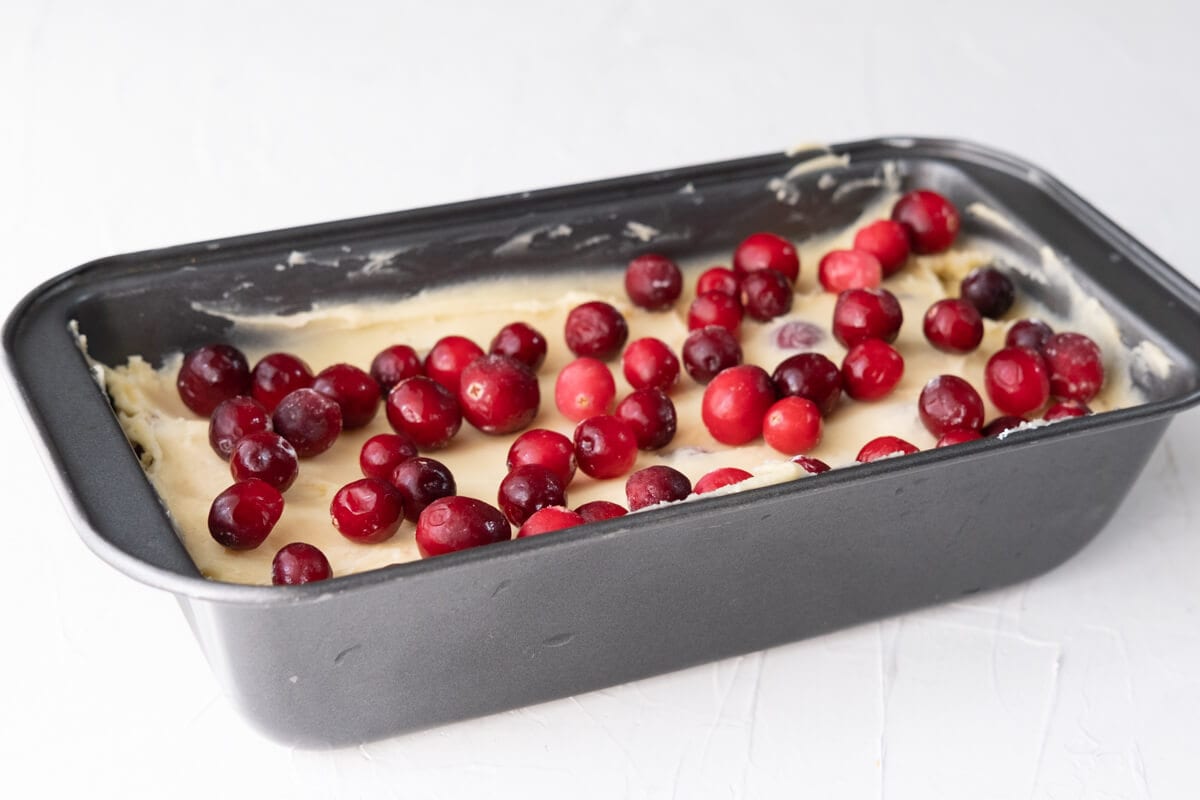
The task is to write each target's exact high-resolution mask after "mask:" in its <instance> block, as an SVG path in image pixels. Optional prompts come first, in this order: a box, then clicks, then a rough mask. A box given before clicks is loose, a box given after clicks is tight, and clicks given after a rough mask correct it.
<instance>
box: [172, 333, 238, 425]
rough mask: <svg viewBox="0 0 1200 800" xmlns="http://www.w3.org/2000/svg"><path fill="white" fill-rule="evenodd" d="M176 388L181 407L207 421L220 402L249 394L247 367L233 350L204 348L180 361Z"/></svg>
mask: <svg viewBox="0 0 1200 800" xmlns="http://www.w3.org/2000/svg"><path fill="white" fill-rule="evenodd" d="M175 388H177V389H178V390H179V398H180V399H181V400H183V404H184V405H186V406H187V407H188V408H190V409H191V410H192V411H195V412H196V413H197V414H199V415H200V416H202V417H207V416H209V415H210V414H212V412H213V409H215V408H216V407H217V406H218V405H220V404H221V402H222V401H224V400H228V399H229V398H231V397H237V396H238V395H239V394H249V393H250V365H249V364H247V363H246V357H245V356H244V355H242V351H241V350H238V349H237V348H236V347H230V346H229V345H227V344H210V345H205V346H204V347H199V348H196V349H195V350H192V351H191V352H190V353H188V354H187V355H186V356H184V357H183V365H182V366H181V367H180V368H179V376H178V377H177V378H176V379H175Z"/></svg>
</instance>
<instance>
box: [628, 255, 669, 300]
mask: <svg viewBox="0 0 1200 800" xmlns="http://www.w3.org/2000/svg"><path fill="white" fill-rule="evenodd" d="M625 291H626V292H628V293H629V299H630V300H632V301H633V304H634V305H635V306H638V307H639V308H645V309H647V310H649V311H662V310H664V309H667V308H670V307H671V306H672V305H674V303H675V301H676V300H678V299H679V295H680V294H681V293H682V292H683V273H681V272H680V271H679V267H678V266H677V265H676V264H675V262H674V261H672V260H671V259H669V258H667V257H666V256H664V255H659V254H658V253H646V254H645V255H641V256H638V257H637V258H635V259H634V260H633V261H630V262H629V266H628V267H627V268H626V269H625Z"/></svg>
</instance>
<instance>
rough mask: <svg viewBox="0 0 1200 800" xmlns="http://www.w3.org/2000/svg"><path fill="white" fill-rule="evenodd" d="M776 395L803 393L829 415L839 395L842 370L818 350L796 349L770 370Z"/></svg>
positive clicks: (823, 412) (798, 394)
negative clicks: (793, 353) (794, 353)
mask: <svg viewBox="0 0 1200 800" xmlns="http://www.w3.org/2000/svg"><path fill="white" fill-rule="evenodd" d="M771 381H772V382H773V383H774V384H775V389H776V391H777V392H778V393H779V396H780V397H803V398H806V399H808V400H811V401H812V402H814V403H816V404H817V408H819V409H820V410H821V414H823V415H824V416H829V415H830V414H832V413H833V410H834V409H835V408H837V404H838V400H839V399H841V396H842V371H841V370H839V369H838V366H837V364H834V363H833V362H832V361H830V360H829V359H828V358H826V357H825V356H823V355H821V354H820V353H797V354H796V355H794V356H790V357H788V358H786V359H784V360H783V361H782V362H780V364H779V366H777V367H776V368H775V371H774V372H773V373H771Z"/></svg>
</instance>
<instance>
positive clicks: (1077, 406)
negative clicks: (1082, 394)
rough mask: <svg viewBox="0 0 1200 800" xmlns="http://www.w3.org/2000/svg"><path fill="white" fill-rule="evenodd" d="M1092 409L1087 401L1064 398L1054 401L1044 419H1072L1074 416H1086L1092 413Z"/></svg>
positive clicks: (1043, 416) (1053, 420)
mask: <svg viewBox="0 0 1200 800" xmlns="http://www.w3.org/2000/svg"><path fill="white" fill-rule="evenodd" d="M1091 413H1092V410H1091V409H1090V408H1088V407H1087V404H1086V403H1080V402H1079V401H1078V400H1063V401H1061V402H1058V403H1054V404H1053V405H1052V406H1050V407H1049V408H1048V409H1046V413H1045V414H1043V415H1042V419H1044V420H1046V421H1047V422H1057V421H1058V420H1060V419H1071V418H1072V417H1086V416H1087V415H1088V414H1091Z"/></svg>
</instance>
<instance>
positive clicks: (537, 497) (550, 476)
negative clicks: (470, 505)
mask: <svg viewBox="0 0 1200 800" xmlns="http://www.w3.org/2000/svg"><path fill="white" fill-rule="evenodd" d="M496 500H497V503H496V505H498V506H500V510H501V511H503V512H504V516H506V517H508V521H509V522H511V523H512V524H513V525H517V526H520V525H521V524H522V523H523V522H525V520H527V519H529V515H530V514H532V513H533V512H535V511H537V510H538V509H542V508H546V507H547V506H563V505H566V504H567V493H566V490H565V489H564V488H563V482H562V480H561V479H560V478H559V477H558V475H556V474H555V473H554V471H553V470H549V469H546V468H545V467H542V466H538V465H537V464H525V465H523V466H520V467H517V468H516V469H514V470H512V471H511V472H509V473H508V474H507V475H505V476H504V480H502V481H500V491H499V492H498V493H497V495H496Z"/></svg>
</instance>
